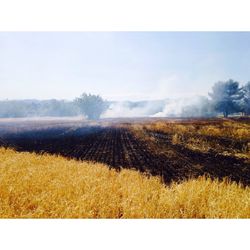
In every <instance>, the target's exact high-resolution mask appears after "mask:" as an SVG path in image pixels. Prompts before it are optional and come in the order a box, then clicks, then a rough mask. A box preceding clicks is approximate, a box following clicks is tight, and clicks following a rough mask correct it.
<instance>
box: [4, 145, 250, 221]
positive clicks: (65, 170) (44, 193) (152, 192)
mask: <svg viewBox="0 0 250 250" xmlns="http://www.w3.org/2000/svg"><path fill="white" fill-rule="evenodd" d="M0 217H1V218H16V217H17V218H250V189H249V188H243V187H242V186H240V185H237V184H235V183H227V182H226V181H224V182H219V181H217V180H215V181H212V180H211V179H206V178H199V179H196V180H189V181H186V182H183V183H180V184H177V183H173V184H172V185H171V186H168V187H166V186H164V185H163V184H162V183H161V182H160V180H159V179H158V178H156V177H150V178H147V177H145V176H144V175H142V174H140V173H138V172H136V171H132V170H122V171H121V172H116V171H114V170H109V169H108V168H107V167H106V166H104V165H102V164H93V163H86V162H77V161H74V160H66V159H64V158H62V157H56V156H49V155H43V156H42V155H36V154H31V153H17V152H14V151H12V150H5V149H3V148H0Z"/></svg>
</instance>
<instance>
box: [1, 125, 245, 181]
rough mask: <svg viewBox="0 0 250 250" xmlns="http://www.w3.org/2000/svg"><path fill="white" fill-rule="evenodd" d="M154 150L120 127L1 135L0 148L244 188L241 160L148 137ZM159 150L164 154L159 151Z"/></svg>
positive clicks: (170, 179)
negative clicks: (214, 180) (226, 182)
mask: <svg viewBox="0 0 250 250" xmlns="http://www.w3.org/2000/svg"><path fill="white" fill-rule="evenodd" d="M154 136H155V138H156V141H157V143H158V144H159V150H157V149H156V150H155V149H152V148H151V146H150V144H149V143H147V141H146V140H143V139H142V140H141V139H139V138H138V137H135V135H134V134H133V133H131V132H130V130H129V129H126V128H121V127H102V126H82V127H81V126H78V127H67V126H62V127H59V128H57V127H55V128H53V127H50V128H47V129H41V130H39V129H36V130H25V131H24V132H22V131H18V132H15V133H14V132H13V133H8V134H4V135H2V138H1V140H0V145H1V146H5V147H12V148H15V149H16V150H18V151H29V152H38V153H43V152H46V153H51V154H60V155H63V156H66V157H69V158H75V159H79V160H87V161H96V162H102V163H106V164H108V165H109V166H111V167H114V168H116V169H118V170H119V169H120V168H121V167H122V168H133V169H137V170H139V171H141V172H145V173H149V174H152V175H158V176H161V178H162V180H163V181H164V182H166V183H169V182H171V181H173V180H175V181H179V180H183V179H186V178H189V177H197V176H199V175H204V174H208V175H210V176H211V177H218V178H223V177H229V178H230V179H231V180H234V181H237V182H241V183H243V184H244V185H250V166H249V163H247V162H245V161H244V160H241V159H237V158H234V157H229V156H222V155H216V154H214V153H201V152H196V151H192V150H190V149H187V148H185V147H182V146H180V145H173V144H172V143H171V141H170V140H168V138H167V137H166V136H165V135H159V134H158V135H157V134H155V135H154ZM162 146H164V147H165V148H167V149H168V152H169V153H164V152H162V150H160V148H162Z"/></svg>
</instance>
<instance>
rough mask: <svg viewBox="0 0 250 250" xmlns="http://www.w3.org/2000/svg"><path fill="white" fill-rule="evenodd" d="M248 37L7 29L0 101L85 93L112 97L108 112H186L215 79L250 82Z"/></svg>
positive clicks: (0, 49)
mask: <svg viewBox="0 0 250 250" xmlns="http://www.w3.org/2000/svg"><path fill="white" fill-rule="evenodd" d="M249 43H250V34H249V33H248V32H1V33H0V54H1V57H0V87H1V91H0V100H7V99H8V100H13V99H15V100H24V99H38V100H48V99H58V100H69V101H70V100H71V101H72V100H73V99H74V98H75V97H77V96H79V95H80V94H82V93H83V92H86V93H92V94H96V95H101V96H102V97H103V98H104V99H106V100H108V101H110V102H111V105H110V107H109V109H108V110H107V111H106V112H105V113H104V114H103V117H124V116H126V117H135V116H155V117H159V116H172V115H173V116H180V115H181V114H182V113H183V109H184V108H185V107H186V106H192V105H196V106H197V105H198V106H199V105H200V103H204V99H203V97H201V96H205V97H207V95H208V92H209V91H210V90H211V87H212V86H213V84H214V83H215V82H218V81H220V80H223V81H224V80H228V79H230V78H232V79H236V80H237V81H238V82H240V84H245V83H247V82H248V81H249V78H248V73H247V72H249V69H250V61H249V56H250V48H249ZM128 101H129V102H128ZM138 101H139V103H138ZM131 102H133V103H134V104H133V103H132V107H131ZM135 102H136V103H135ZM195 113H197V111H195Z"/></svg>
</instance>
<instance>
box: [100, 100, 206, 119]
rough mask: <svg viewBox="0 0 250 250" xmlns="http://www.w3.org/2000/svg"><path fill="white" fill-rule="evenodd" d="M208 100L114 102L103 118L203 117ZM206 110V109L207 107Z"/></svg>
mask: <svg viewBox="0 0 250 250" xmlns="http://www.w3.org/2000/svg"><path fill="white" fill-rule="evenodd" d="M207 102H208V100H207V98H206V97H202V96H193V97H185V98H176V99H166V100H159V101H142V102H127V101H122V102H113V103H111V105H110V107H109V109H108V110H107V111H106V112H105V113H104V114H103V116H102V118H115V117H183V116H203V115H207V113H206V114H205V113H204V114H203V112H204V111H203V109H204V107H205V106H206V105H207ZM205 108H206V107H205Z"/></svg>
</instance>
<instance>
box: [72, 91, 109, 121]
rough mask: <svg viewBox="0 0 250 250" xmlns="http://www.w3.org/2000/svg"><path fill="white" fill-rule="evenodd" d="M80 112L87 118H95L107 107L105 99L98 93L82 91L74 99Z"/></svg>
mask: <svg viewBox="0 0 250 250" xmlns="http://www.w3.org/2000/svg"><path fill="white" fill-rule="evenodd" d="M75 102H76V104H77V106H78V107H79V109H80V112H81V113H82V114H83V115H85V116H87V118H88V119H91V120H97V119H99V118H100V116H101V114H102V113H103V112H104V111H106V110H107V109H108V106H109V105H108V103H107V101H104V100H103V99H102V98H101V97H100V96H99V95H91V94H86V93H83V94H82V95H81V96H80V97H79V98H76V99H75Z"/></svg>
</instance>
